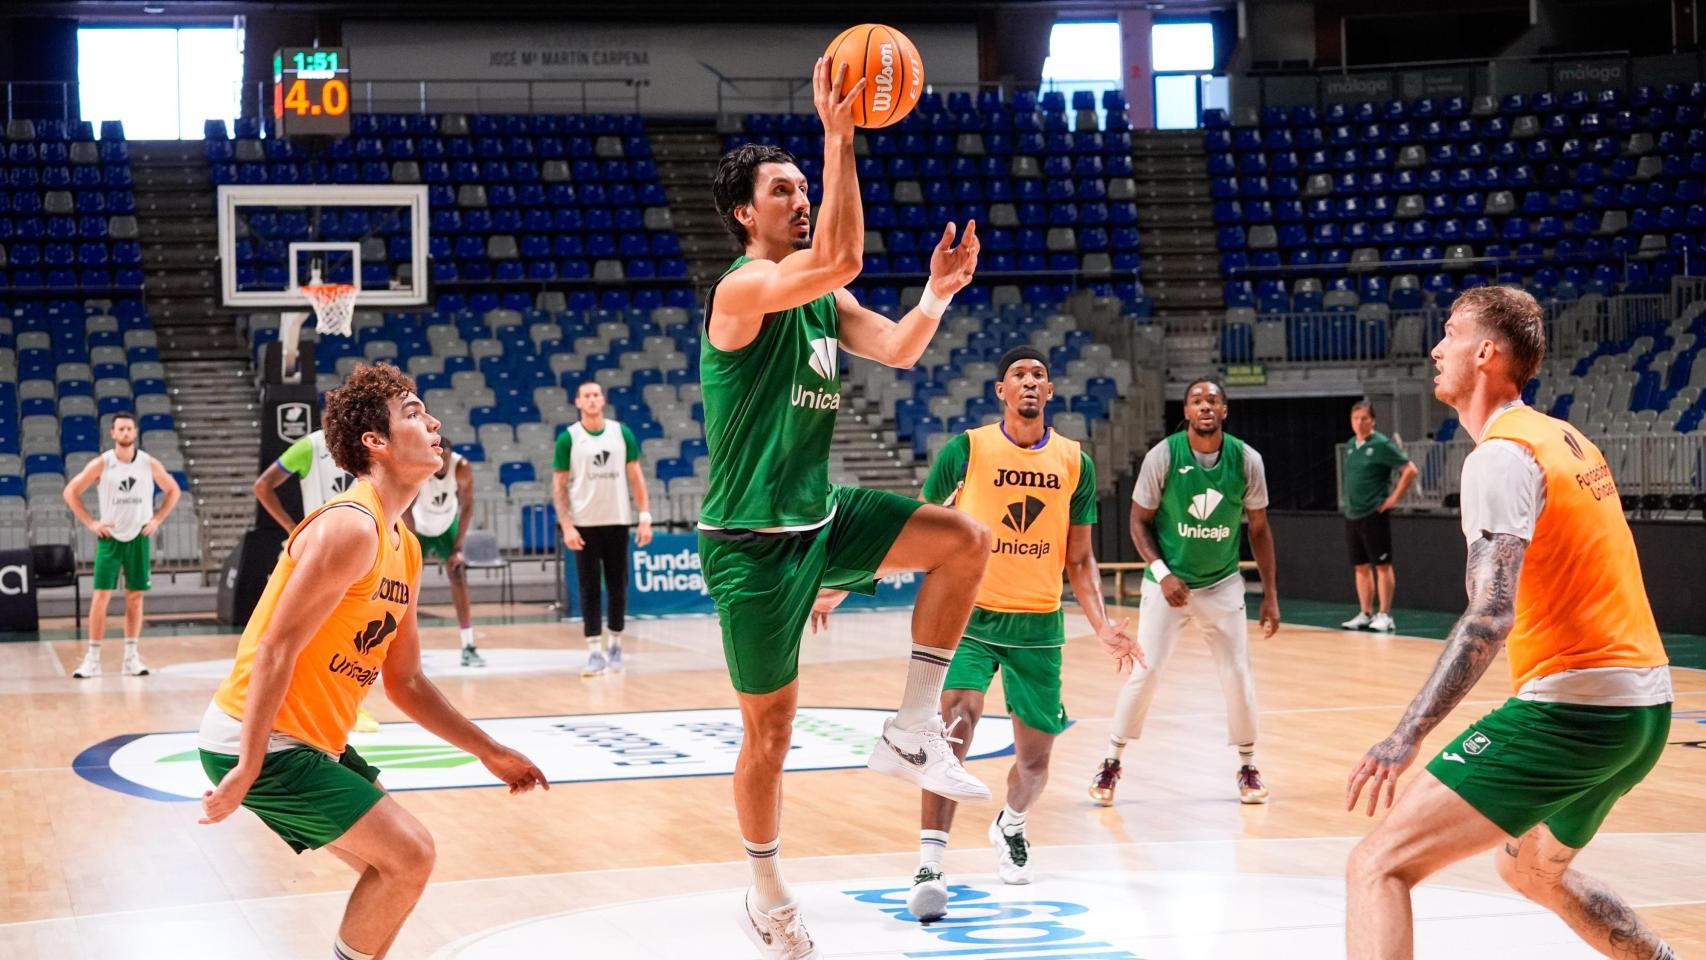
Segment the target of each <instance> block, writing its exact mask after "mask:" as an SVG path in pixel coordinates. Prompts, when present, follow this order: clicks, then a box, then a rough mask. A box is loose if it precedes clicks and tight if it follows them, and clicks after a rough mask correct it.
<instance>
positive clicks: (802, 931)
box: [741, 892, 823, 960]
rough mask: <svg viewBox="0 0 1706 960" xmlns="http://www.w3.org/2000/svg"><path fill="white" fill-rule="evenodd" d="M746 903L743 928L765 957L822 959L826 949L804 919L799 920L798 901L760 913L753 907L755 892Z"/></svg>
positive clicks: (781, 959)
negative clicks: (821, 947) (814, 939)
mask: <svg viewBox="0 0 1706 960" xmlns="http://www.w3.org/2000/svg"><path fill="white" fill-rule="evenodd" d="M744 906H745V907H746V923H744V924H742V925H741V929H742V930H745V931H746V938H747V939H748V940H751V941H752V945H753V946H755V947H757V948H758V955H759V956H760V957H762V958H764V960H823V951H822V950H819V949H818V948H817V944H815V943H813V942H812V935H811V934H810V933H808V932H807V931H806V924H805V921H804V920H801V919H800V905H799V903H798V902H795V903H790V904H788V905H787V906H782V907H777V908H776V909H774V910H772V911H770V912H769V913H759V912H758V911H757V910H756V909H754V908H753V906H752V894H751V893H750V892H748V893H747V895H746V903H745V904H744Z"/></svg>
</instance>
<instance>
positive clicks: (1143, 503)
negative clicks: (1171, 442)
mask: <svg viewBox="0 0 1706 960" xmlns="http://www.w3.org/2000/svg"><path fill="white" fill-rule="evenodd" d="M1191 456H1192V457H1193V458H1195V459H1196V461H1197V466H1199V467H1202V468H1203V469H1204V470H1213V469H1214V465H1215V464H1217V463H1219V462H1220V451H1219V450H1216V451H1214V452H1213V453H1200V452H1198V451H1196V450H1192V451H1191ZM1172 467H1173V455H1172V454H1171V453H1170V452H1169V451H1168V449H1167V441H1166V440H1162V441H1161V442H1160V443H1157V444H1156V445H1155V446H1153V447H1150V448H1149V452H1148V453H1146V454H1144V456H1143V466H1141V467H1139V468H1138V471H1137V483H1136V485H1134V486H1133V487H1132V488H1131V502H1132V503H1135V504H1137V505H1138V506H1140V507H1142V508H1143V509H1145V510H1155V509H1158V508H1159V507H1160V506H1161V491H1162V490H1163V489H1165V488H1166V486H1167V473H1168V471H1169V470H1171V469H1172ZM1267 506H1268V472H1267V469H1266V468H1265V467H1264V466H1263V464H1262V455H1261V454H1259V453H1257V452H1256V448H1255V447H1252V446H1250V445H1249V444H1247V443H1246V444H1244V509H1245V510H1265V509H1267Z"/></svg>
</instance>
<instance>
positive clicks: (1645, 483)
mask: <svg viewBox="0 0 1706 960" xmlns="http://www.w3.org/2000/svg"><path fill="white" fill-rule="evenodd" d="M1590 439H1592V440H1593V442H1594V443H1595V444H1596V445H1598V447H1599V449H1600V452H1601V453H1604V454H1605V462H1606V465H1607V466H1608V467H1610V468H1611V476H1612V479H1613V480H1615V481H1616V483H1617V491H1618V493H1619V494H1621V495H1622V496H1623V497H1624V498H1625V504H1626V505H1628V504H1629V503H1630V501H1631V499H1633V500H1635V501H1637V503H1636V504H1635V506H1634V507H1633V509H1632V511H1631V512H1634V513H1636V514H1639V515H1643V516H1670V517H1679V518H1684V519H1691V520H1702V519H1706V516H1703V515H1702V514H1701V512H1700V503H1701V501H1700V500H1699V499H1698V498H1700V497H1701V496H1703V495H1706V434H1703V433H1665V434H1653V435H1650V436H1596V437H1591V438H1590ZM1474 449H1475V445H1474V444H1473V443H1470V442H1467V441H1462V440H1460V441H1455V442H1450V443H1438V442H1433V441H1429V442H1425V443H1419V444H1411V445H1410V446H1409V447H1408V448H1407V451H1406V452H1408V453H1409V454H1410V458H1411V460H1412V461H1413V462H1414V463H1415V464H1416V469H1417V470H1418V471H1419V472H1418V475H1417V477H1416V482H1415V483H1414V484H1412V485H1411V487H1410V490H1409V492H1407V493H1406V494H1405V496H1404V499H1403V501H1402V502H1401V503H1400V505H1399V506H1400V507H1401V508H1404V509H1416V510H1442V509H1454V508H1455V500H1454V498H1455V496H1456V495H1458V494H1460V493H1461V492H1462V485H1461V481H1462V476H1463V461H1464V459H1465V458H1466V457H1468V456H1469V453H1470V451H1472V450H1474ZM1346 451H1347V445H1346V444H1343V443H1341V444H1338V445H1337V447H1336V450H1335V452H1336V454H1337V457H1336V458H1335V459H1336V467H1335V471H1336V473H1337V478H1338V483H1339V490H1340V495H1341V496H1343V490H1344V463H1345V455H1346Z"/></svg>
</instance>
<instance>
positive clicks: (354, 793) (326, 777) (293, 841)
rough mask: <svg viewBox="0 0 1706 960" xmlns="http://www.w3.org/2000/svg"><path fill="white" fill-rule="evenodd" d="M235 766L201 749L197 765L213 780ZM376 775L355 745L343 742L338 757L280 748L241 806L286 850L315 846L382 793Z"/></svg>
mask: <svg viewBox="0 0 1706 960" xmlns="http://www.w3.org/2000/svg"><path fill="white" fill-rule="evenodd" d="M236 765H237V758H236V757H233V756H231V755H230V754H226V753H208V752H207V751H206V750H203V751H201V768H202V770H204V771H206V773H207V778H208V779H209V780H211V781H213V782H214V783H215V784H217V783H218V782H219V781H220V780H221V779H222V778H223V777H224V776H225V775H226V774H227V773H229V772H231V768H232V767H235V766H236ZM378 779H379V768H378V767H375V766H373V765H372V764H370V763H368V762H367V761H366V760H363V759H362V758H361V754H359V753H356V752H355V748H354V747H349V746H346V747H345V748H344V753H343V756H342V757H339V758H338V759H336V760H333V759H332V758H331V757H329V756H327V755H326V754H324V753H322V752H320V751H319V750H315V749H313V748H312V747H297V748H295V749H291V750H280V751H278V752H277V753H269V754H267V759H266V761H265V762H264V763H262V764H261V775H260V776H258V777H256V778H255V784H254V786H252V787H250V788H249V794H248V796H246V797H244V798H243V806H245V807H248V808H249V809H250V810H252V811H254V813H255V816H257V817H260V818H261V822H262V823H264V824H266V825H267V826H268V827H269V828H270V829H271V830H272V832H273V833H276V834H278V835H279V837H280V838H281V839H283V840H284V842H285V843H288V844H290V849H292V850H295V851H296V852H297V853H301V852H302V851H304V850H318V849H319V848H321V847H323V846H325V845H326V844H328V843H331V842H332V841H333V840H336V839H337V838H339V837H341V836H343V835H344V833H345V832H346V831H348V830H349V828H350V827H353V826H355V822H356V821H357V820H360V819H361V818H362V817H363V816H365V815H366V814H367V811H369V810H371V809H373V805H374V804H376V803H378V802H379V800H380V798H382V797H384V796H385V791H383V790H381V789H379V787H378V786H377V785H376V784H375V781H377V780H378Z"/></svg>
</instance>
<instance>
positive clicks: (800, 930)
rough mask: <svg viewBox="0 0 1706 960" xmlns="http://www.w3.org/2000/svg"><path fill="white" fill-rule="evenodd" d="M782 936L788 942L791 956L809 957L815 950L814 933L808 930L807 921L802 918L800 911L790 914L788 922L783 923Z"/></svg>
mask: <svg viewBox="0 0 1706 960" xmlns="http://www.w3.org/2000/svg"><path fill="white" fill-rule="evenodd" d="M782 937H783V938H784V939H785V940H786V941H787V943H788V956H789V957H800V958H804V957H808V956H811V952H812V950H813V945H812V935H811V934H810V933H808V932H807V931H806V923H805V921H804V920H802V919H800V912H799V911H798V910H795V911H794V912H793V913H791V914H789V916H788V920H787V922H786V923H784V924H782Z"/></svg>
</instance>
